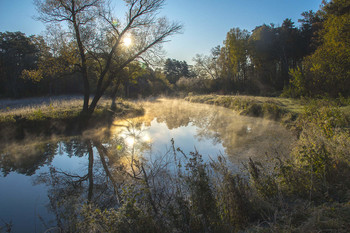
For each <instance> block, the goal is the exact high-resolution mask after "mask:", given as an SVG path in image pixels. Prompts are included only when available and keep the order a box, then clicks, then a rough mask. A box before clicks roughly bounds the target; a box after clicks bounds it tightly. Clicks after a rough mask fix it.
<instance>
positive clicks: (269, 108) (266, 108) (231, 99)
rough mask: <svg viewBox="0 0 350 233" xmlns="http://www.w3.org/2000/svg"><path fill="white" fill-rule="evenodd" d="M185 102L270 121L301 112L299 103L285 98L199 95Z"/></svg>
mask: <svg viewBox="0 0 350 233" xmlns="http://www.w3.org/2000/svg"><path fill="white" fill-rule="evenodd" d="M185 100H187V101H190V102H195V103H205V104H213V105H217V106H222V107H226V108H230V109H233V110H235V111H238V112H239V114H241V115H245V116H256V117H267V118H272V119H280V118H283V117H286V116H288V117H293V116H296V115H298V114H299V113H301V112H302V110H303V105H302V103H301V101H298V100H293V99H287V98H271V97H253V96H224V95H200V96H188V97H186V98H185Z"/></svg>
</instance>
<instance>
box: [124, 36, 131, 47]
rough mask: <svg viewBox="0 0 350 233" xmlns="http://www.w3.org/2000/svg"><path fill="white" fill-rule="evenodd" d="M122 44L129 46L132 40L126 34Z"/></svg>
mask: <svg viewBox="0 0 350 233" xmlns="http://www.w3.org/2000/svg"><path fill="white" fill-rule="evenodd" d="M123 44H124V46H126V47H129V46H130V45H131V44H132V40H131V38H130V37H129V36H126V37H125V38H124V39H123Z"/></svg>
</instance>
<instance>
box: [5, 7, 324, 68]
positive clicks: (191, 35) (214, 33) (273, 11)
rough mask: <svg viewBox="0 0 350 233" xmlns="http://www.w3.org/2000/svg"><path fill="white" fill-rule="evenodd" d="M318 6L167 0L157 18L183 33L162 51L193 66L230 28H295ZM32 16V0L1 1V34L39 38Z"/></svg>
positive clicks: (39, 25)
mask: <svg viewBox="0 0 350 233" xmlns="http://www.w3.org/2000/svg"><path fill="white" fill-rule="evenodd" d="M117 1H119V2H120V1H121V0H117ZM320 4H321V0H216V1H215V0H167V1H166V6H165V7H164V8H163V10H162V11H161V13H160V15H162V16H163V15H165V16H167V17H168V18H169V19H170V20H174V21H178V22H181V23H183V24H184V33H183V34H180V35H176V36H174V37H172V38H171V41H170V42H168V43H167V44H166V45H165V46H164V48H165V50H166V51H167V57H170V58H175V59H178V60H186V61H187V62H188V63H192V58H193V57H194V56H195V54H208V53H209V52H210V50H211V48H213V47H215V46H216V45H221V44H222V42H223V40H225V37H226V33H227V32H228V31H229V30H230V29H231V28H234V27H239V28H241V29H247V30H248V31H251V30H252V29H254V28H255V27H256V26H259V25H262V24H264V23H265V24H270V23H274V24H275V25H281V24H282V22H283V20H284V19H285V18H291V19H292V20H293V21H294V22H295V23H296V25H298V23H297V21H298V19H300V18H301V16H300V14H301V13H302V12H304V11H308V10H313V11H317V10H318V9H319V5H320ZM35 14H36V11H35V7H34V5H33V1H32V0H0V31H1V32H4V31H21V32H24V33H26V34H27V35H31V34H40V33H41V32H43V31H44V30H45V26H44V25H43V24H42V23H41V22H37V21H35V20H33V19H32V16H33V15H35ZM121 16H122V17H123V15H121Z"/></svg>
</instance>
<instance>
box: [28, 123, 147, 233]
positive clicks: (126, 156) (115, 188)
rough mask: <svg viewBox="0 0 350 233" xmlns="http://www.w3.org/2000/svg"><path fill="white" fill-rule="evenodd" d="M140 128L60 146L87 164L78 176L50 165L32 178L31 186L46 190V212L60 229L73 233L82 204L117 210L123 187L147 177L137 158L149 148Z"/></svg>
mask: <svg viewBox="0 0 350 233" xmlns="http://www.w3.org/2000/svg"><path fill="white" fill-rule="evenodd" d="M141 126H142V125H141V124H129V125H127V126H126V127H124V131H123V132H119V134H118V135H114V137H112V138H102V139H101V138H98V137H92V138H74V139H72V140H66V141H61V142H60V143H61V144H63V146H62V151H63V153H65V154H66V155H67V156H69V157H72V156H75V155H76V156H79V157H83V156H85V157H86V159H87V164H86V165H84V166H83V167H82V168H81V169H79V172H78V171H66V170H64V169H59V168H56V167H54V166H53V165H51V166H50V169H49V171H48V172H44V173H41V174H40V175H39V176H37V177H36V178H35V184H45V185H47V186H48V197H49V200H50V204H49V209H50V210H51V211H52V212H53V213H54V214H55V216H56V220H57V225H58V227H59V228H60V229H63V230H64V231H72V232H74V231H75V229H74V227H75V226H76V221H77V219H78V216H79V211H80V209H81V206H82V204H83V203H88V204H91V205H94V206H98V207H99V208H101V209H107V208H112V207H118V206H120V205H121V204H122V196H121V193H122V192H123V190H124V189H125V188H126V187H129V186H130V185H132V184H133V181H139V180H141V179H144V178H148V177H150V176H149V175H148V173H147V171H146V170H147V169H146V166H144V165H143V164H145V163H146V162H147V161H146V160H147V159H145V158H143V157H142V156H141V154H145V151H147V150H148V151H149V150H150V148H151V147H150V143H149V142H148V141H143V140H142V138H141V137H140V135H141V133H142V132H141V131H142V129H141ZM130 136H131V137H134V138H135V139H136V140H135V143H133V144H132V145H128V144H127V142H126V141H125V139H126V137H130ZM60 143H57V144H60ZM81 170H82V171H81ZM147 183H148V181H147V182H146V183H145V184H147Z"/></svg>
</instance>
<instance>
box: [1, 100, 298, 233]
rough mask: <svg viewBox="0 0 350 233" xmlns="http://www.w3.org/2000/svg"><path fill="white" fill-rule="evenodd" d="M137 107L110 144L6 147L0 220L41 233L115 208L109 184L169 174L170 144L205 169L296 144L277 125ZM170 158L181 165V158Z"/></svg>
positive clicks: (86, 139) (198, 107) (84, 141)
mask: <svg viewBox="0 0 350 233" xmlns="http://www.w3.org/2000/svg"><path fill="white" fill-rule="evenodd" d="M141 104H142V105H143V107H144V108H145V115H144V116H142V117H137V118H132V119H116V120H115V121H114V122H113V124H112V125H111V128H110V131H109V132H110V134H108V136H106V135H105V134H104V133H101V132H102V131H103V130H102V129H101V130H97V131H95V132H93V133H91V132H89V133H84V134H83V135H82V136H75V137H59V138H51V139H42V138H41V139H39V138H38V139H36V140H34V139H29V138H28V139H26V140H24V141H21V142H14V143H13V144H8V145H4V146H3V148H1V149H0V169H1V174H0V189H1V194H0V207H1V208H0V219H2V220H3V221H5V222H10V221H12V223H13V230H14V232H17V231H18V232H21V231H28V229H29V231H31V232H34V231H39V232H40V231H44V230H45V229H48V228H50V227H53V226H55V225H57V224H58V223H60V224H64V221H69V219H64V218H63V217H62V219H60V220H59V221H57V219H58V216H64V214H65V213H66V212H67V211H68V210H69V209H71V208H73V207H77V206H79V205H81V204H82V203H84V202H86V200H88V201H89V202H91V203H94V204H96V205H97V206H100V207H101V208H111V207H114V206H116V205H117V201H116V200H117V199H118V190H117V189H118V187H116V185H115V184H116V183H119V182H128V181H127V180H126V181H124V180H122V179H125V177H128V176H132V175H135V174H137V172H138V171H137V167H135V166H134V165H133V161H135V160H137V161H141V162H142V163H145V164H148V166H149V167H153V168H154V167H156V168H157V169H156V170H161V168H162V169H163V168H169V169H172V168H173V167H172V166H171V164H172V163H174V153H175V152H174V151H173V145H172V143H171V140H172V139H173V140H174V146H175V148H177V147H179V148H180V149H181V150H182V151H183V152H184V153H185V154H188V153H190V152H191V151H195V150H197V151H198V152H199V153H200V154H202V155H203V159H204V161H208V160H210V159H214V160H215V158H216V156H217V155H219V154H221V155H224V156H226V157H227V159H228V160H229V161H230V162H231V163H232V164H236V165H238V164H240V163H241V162H245V161H247V159H248V158H250V157H251V158H254V159H255V160H259V159H262V160H263V159H265V158H266V157H269V156H285V155H287V154H288V153H289V151H290V148H291V146H292V143H293V141H294V140H295V138H294V137H293V136H292V134H291V133H290V132H289V131H288V130H286V129H285V128H284V127H282V126H281V125H280V124H279V123H277V122H274V121H269V120H264V119H261V118H253V117H243V116H239V115H238V114H237V113H235V112H234V111H232V110H229V109H225V108H222V107H216V106H209V105H204V104H194V103H189V102H186V101H183V100H169V99H159V100H156V101H152V102H142V103H141ZM176 156H177V158H175V160H176V159H177V160H176V161H179V160H181V153H178V154H177V155H176ZM176 161H175V162H176ZM126 167H127V169H125V168H126ZM122 168H124V169H122ZM121 170H123V171H124V173H125V174H127V175H128V176H123V175H121V173H120V171H121ZM237 171H238V170H237ZM125 174H124V175H125ZM169 174H171V173H169ZM121 180H122V181H121ZM164 180H165V179H164ZM159 182H162V181H161V180H160V181H159ZM72 206H73V207H72ZM23 219H25V220H23ZM62 221H63V222H62Z"/></svg>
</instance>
